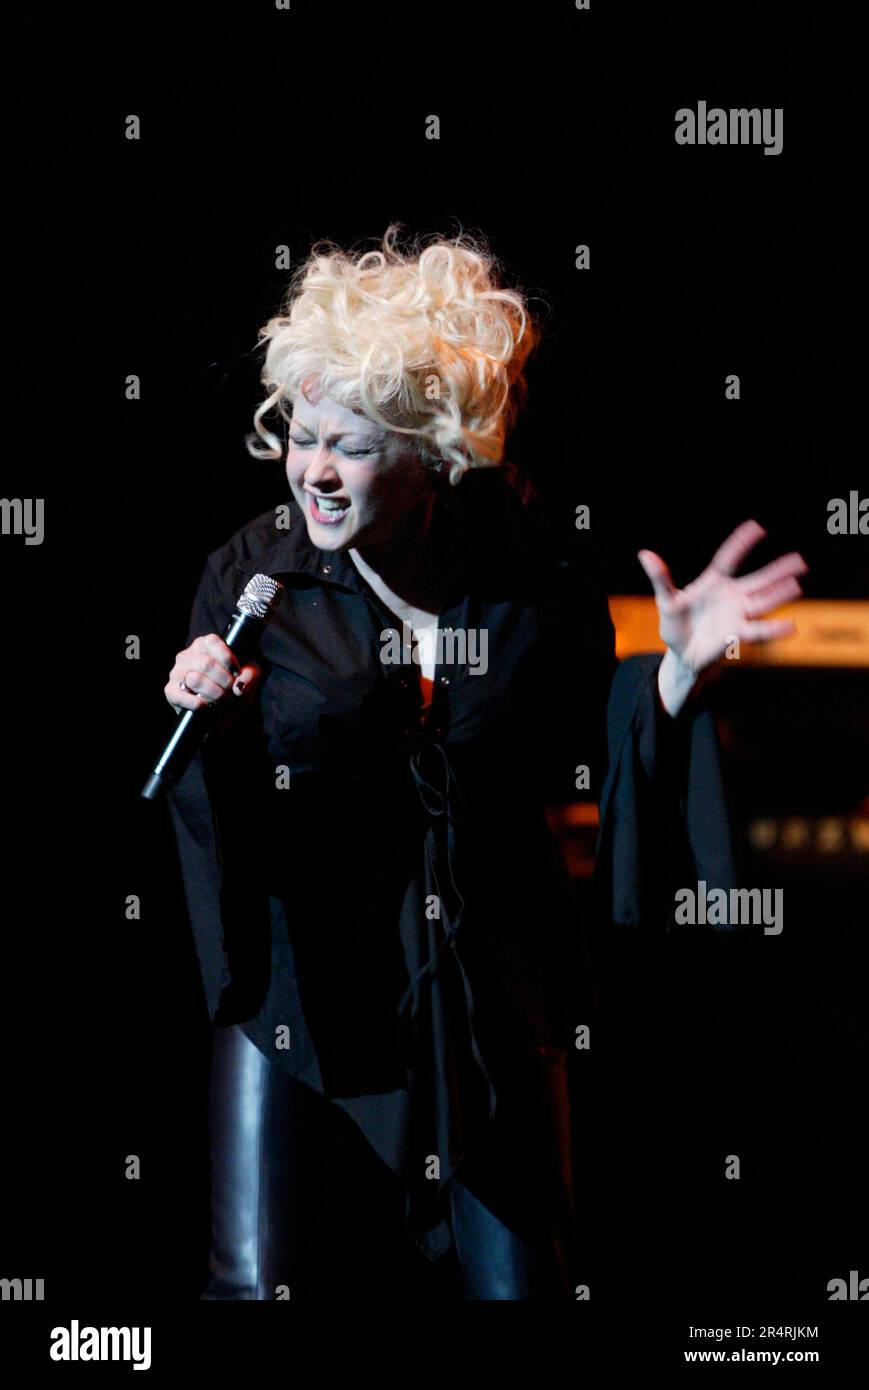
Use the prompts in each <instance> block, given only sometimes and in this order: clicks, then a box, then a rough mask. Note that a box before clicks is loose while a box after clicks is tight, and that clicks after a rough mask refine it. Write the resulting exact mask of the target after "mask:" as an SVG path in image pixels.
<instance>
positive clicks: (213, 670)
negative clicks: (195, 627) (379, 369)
mask: <svg viewBox="0 0 869 1390" xmlns="http://www.w3.org/2000/svg"><path fill="white" fill-rule="evenodd" d="M218 640H219V639H218ZM226 650H227V651H229V648H228V647H227V648H226ZM175 666H176V669H177V670H178V672H179V673H180V675H181V676H183V675H184V674H185V670H186V668H187V667H189V668H190V669H191V670H194V671H199V672H200V673H201V674H202V675H205V676H208V677H209V679H210V680H212V681H214V683H215V685H219V686H220V688H221V690H229V688H230V686H231V685H232V682H233V681H234V680H235V678H236V674H237V672H238V670H239V665H238V661H237V660H236V659H235V657H233V658H232V666H230V663H229V661H228V660H227V658H226V657H225V656H224V654H223V653H222V652H220V651H219V649H218V650H217V651H215V649H214V647H213V646H212V645H210V644H209V642H208V640H207V639H205V638H202V639H197V641H196V642H194V644H193V646H192V647H190V648H189V649H188V650H187V651H185V652H179V653H178V655H177V657H176V658H175Z"/></svg>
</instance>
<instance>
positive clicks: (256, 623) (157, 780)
mask: <svg viewBox="0 0 869 1390" xmlns="http://www.w3.org/2000/svg"><path fill="white" fill-rule="evenodd" d="M264 628H265V623H264V622H263V621H262V620H261V619H260V618H254V617H252V616H251V615H250V614H249V613H234V614H233V616H232V618H231V619H230V622H229V626H228V627H227V629H226V632H225V633H224V634H223V640H224V642H225V643H226V645H227V646H228V647H229V649H230V651H231V652H232V653H233V655H234V656H235V657H237V659H238V661H239V662H240V663H241V665H242V666H244V665H245V664H246V663H247V662H248V661H249V660H250V658H251V657H252V656H253V654H254V652H255V651H256V649H257V646H258V644H259V640H260V637H261V636H262V633H263V629H264ZM210 717H211V707H206V706H204V705H200V707H199V708H198V709H186V710H185V711H184V713H183V714H182V715H181V716H180V718H179V720H178V724H177V725H176V727H175V732H174V733H173V735H172V737H171V738H170V740H169V742H168V743H167V744H166V747H165V748H164V750H163V754H162V757H161V758H160V760H159V762H158V763H156V764H155V766H154V770H153V772H152V773H151V775H150V777H149V778H148V780H147V782H146V783H145V785H144V787H143V788H142V796H143V797H144V799H145V800H146V801H159V800H160V798H161V797H162V796H164V795H165V794H166V792H167V791H168V790H169V788H170V787H172V786H174V785H175V784H176V783H177V782H179V781H180V779H181V777H182V776H183V775H184V772H185V771H186V769H187V767H188V765H189V763H190V759H191V758H192V757H193V754H194V753H195V752H196V749H197V747H198V746H199V744H200V743H201V741H202V739H203V738H204V737H205V735H206V734H207V733H208V721H209V719H210Z"/></svg>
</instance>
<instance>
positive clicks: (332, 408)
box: [287, 392, 434, 550]
mask: <svg viewBox="0 0 869 1390" xmlns="http://www.w3.org/2000/svg"><path fill="white" fill-rule="evenodd" d="M287 479H288V481H289V484H290V487H291V489H292V492H293V496H294V497H295V499H296V501H297V502H298V504H299V506H300V507H301V509H302V511H303V513H304V516H305V521H306V523H307V526H308V534H309V536H310V538H311V540H312V541H313V543H314V545H316V546H318V547H319V549H321V550H344V549H346V548H348V547H354V548H359V547H364V546H369V547H378V546H381V545H386V546H388V545H389V544H390V543H391V542H393V541H397V540H400V539H402V538H404V539H405V540H406V539H407V528H408V525H409V524H410V525H412V524H413V520H414V518H417V517H418V518H419V519H420V521H422V520H423V519H424V517H425V515H426V506H425V504H426V502H429V501H430V500H431V499H432V497H433V495H434V487H433V479H432V475H431V472H430V470H429V468H428V467H427V466H426V465H425V464H423V463H422V462H421V461H420V460H419V459H418V458H417V457H416V455H415V452H414V451H413V449H412V447H411V446H410V445H409V444H408V439H407V436H406V435H401V434H396V433H395V432H394V431H392V430H384V429H381V428H380V426H378V425H377V424H375V422H374V421H373V420H371V419H369V418H368V417H367V416H364V415H357V414H356V412H355V411H353V410H350V409H349V407H347V406H343V405H339V404H338V402H337V401H333V400H331V399H330V398H329V397H328V396H322V395H321V396H319V398H318V399H317V401H316V404H313V403H312V401H311V399H310V397H309V396H305V395H304V394H303V393H302V392H299V394H298V396H297V397H296V400H295V403H294V405H293V418H292V421H291V423H290V427H289V439H288V444H287Z"/></svg>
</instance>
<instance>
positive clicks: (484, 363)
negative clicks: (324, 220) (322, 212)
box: [245, 222, 539, 483]
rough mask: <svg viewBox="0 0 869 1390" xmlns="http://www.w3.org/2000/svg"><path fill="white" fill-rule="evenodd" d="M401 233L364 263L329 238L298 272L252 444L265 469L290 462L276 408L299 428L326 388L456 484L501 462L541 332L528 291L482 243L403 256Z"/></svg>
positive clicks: (271, 352)
mask: <svg viewBox="0 0 869 1390" xmlns="http://www.w3.org/2000/svg"><path fill="white" fill-rule="evenodd" d="M402 225H403V224H402V223H400V222H392V223H390V225H389V227H388V229H387V231H386V234H385V235H384V237H383V241H382V250H375V251H366V252H362V253H359V254H358V255H356V256H355V258H354V255H353V254H348V253H347V252H345V251H343V250H341V248H340V247H337V246H336V245H335V243H334V242H331V241H318V242H316V243H315V245H314V246H313V247H312V249H311V253H310V255H309V257H308V259H307V261H306V262H305V263H304V264H303V265H301V266H300V267H299V268H298V270H297V271H296V272H295V274H294V275H293V277H292V280H291V282H290V286H289V289H288V291H287V294H286V297H285V299H284V301H283V304H282V308H281V312H280V313H279V314H278V315H277V316H276V317H274V318H271V319H269V321H268V323H267V324H266V325H265V326H264V327H263V328H261V329H260V330H259V339H260V343H259V346H261V345H262V343H263V342H267V343H268V348H267V350H266V356H265V363H264V366H263V370H262V373H261V378H260V379H261V381H262V383H263V385H264V386H265V387H266V388H267V390H268V391H269V394H268V396H267V398H266V399H265V400H264V401H263V403H262V404H261V405H260V406H259V408H258V409H257V411H256V413H255V415H254V428H255V430H256V434H251V435H248V436H247V439H246V441H245V442H246V445H247V449H248V452H249V453H251V454H252V455H253V456H254V458H260V459H275V458H280V457H281V456H282V448H281V443H280V440H279V439H278V438H277V436H276V435H275V434H273V433H272V432H271V431H270V430H268V429H267V428H266V427H265V425H264V424H263V419H264V416H265V415H267V414H268V412H269V411H270V410H273V409H277V411H278V414H279V415H281V417H282V418H283V419H284V420H286V421H289V420H290V419H291V418H292V414H291V410H288V408H287V403H288V402H289V403H290V405H292V402H293V401H294V400H295V398H296V395H297V394H298V392H299V391H302V392H303V393H306V392H307V391H308V390H309V389H310V386H309V384H310V383H312V382H314V381H316V382H317V383H318V387H319V390H320V391H322V392H323V394H325V395H327V396H329V397H331V398H332V399H333V400H336V401H338V402H339V403H340V404H341V405H345V406H347V407H349V408H350V409H353V410H355V411H357V412H358V413H361V414H363V415H365V416H367V417H368V418H369V419H371V420H374V421H376V422H377V423H378V424H379V425H381V426H382V427H386V428H388V429H390V430H394V431H397V432H398V433H401V434H407V435H409V436H411V437H412V438H413V439H414V447H415V449H416V452H417V455H418V457H419V458H420V459H422V460H423V461H424V462H427V463H429V464H430V465H432V466H436V467H443V465H444V463H446V464H448V465H449V480H450V482H451V483H457V482H458V481H459V479H460V478H461V477H462V475H463V473H464V472H465V470H466V469H468V468H483V467H490V466H493V465H497V464H500V463H501V462H502V460H503V455H504V441H505V438H506V436H507V433H508V431H509V429H510V426H511V425H512V423H513V420H514V418H515V415H516V413H517V410H518V408H519V406H520V404H521V403H523V402H524V400H525V397H526V394H527V386H526V382H525V377H524V368H525V363H526V360H527V358H528V355H529V353H530V352H531V351H532V349H533V348H534V347H535V346H536V344H537V342H538V341H539V329H538V326H537V322H536V320H535V319H534V317H533V316H532V314H531V312H530V311H529V309H528V304H527V300H526V298H525V296H524V295H523V293H522V292H521V291H520V290H517V289H506V288H503V287H502V286H501V285H500V284H499V275H498V272H499V270H500V263H499V262H498V261H497V260H496V258H495V256H494V255H493V254H492V253H491V251H490V249H489V247H488V245H487V243H486V242H485V240H484V239H483V238H482V237H479V236H478V237H476V238H472V237H471V236H469V235H468V234H467V233H464V232H462V233H460V234H459V235H458V236H456V237H453V238H450V239H445V238H442V237H435V239H434V240H431V239H429V244H425V240H423V239H419V238H417V239H416V240H415V241H413V242H412V243H411V244H410V246H409V248H408V249H407V250H406V251H405V252H402V251H399V250H398V249H397V248H396V245H395V243H396V239H397V236H398V231H399V229H400V227H401V226H402ZM257 436H258V437H259V439H262V440H264V441H265V443H266V445H267V446H268V447H267V448H266V449H261V448H259V447H257Z"/></svg>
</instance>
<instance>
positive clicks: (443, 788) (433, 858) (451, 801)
mask: <svg viewBox="0 0 869 1390" xmlns="http://www.w3.org/2000/svg"><path fill="white" fill-rule="evenodd" d="M430 754H433V755H434V760H435V764H436V766H434V767H433V768H432V769H431V772H430V773H429V774H428V775H427V773H426V770H425V767H424V763H425V760H426V757H427V756H428V755H430ZM410 769H411V772H412V773H413V778H414V782H415V783H416V789H417V792H418V793H419V798H420V801H421V802H422V805H423V808H424V809H425V811H426V814H427V815H428V817H429V819H430V824H429V827H428V831H427V838H428V840H429V843H430V845H431V846H432V853H431V855H430V867H431V875H432V879H433V881H434V886H435V889H436V891H437V895H438V899H439V902H440V911H441V920H442V923H443V930H444V937H443V940H442V941H441V943H440V945H439V946H438V948H437V950H436V951H435V953H434V955H433V956H431V957H430V958H429V959H428V960H427V961H426V962H425V964H424V965H423V966H421V967H420V968H419V969H418V970H417V971H415V973H414V974H413V976H412V977H411V980H410V983H409V985H408V987H407V989H406V990H405V992H404V994H403V995H402V997H401V1002H400V1003H399V1006H398V1012H399V1016H401V1015H403V1014H404V1013H405V1012H406V1011H407V1009H408V1008H409V1006H410V1004H411V1002H412V1000H413V999H414V997H415V995H416V992H417V986H418V985H419V984H421V982H422V981H423V980H424V979H426V978H427V977H430V976H431V975H432V974H433V973H434V971H435V969H436V967H437V965H438V962H439V960H440V957H441V953H442V952H443V950H444V948H445V947H446V946H449V947H450V948H451V950H452V952H453V958H454V960H455V962H456V964H457V965H458V968H459V972H460V974H461V977H462V985H463V988H464V992H465V1003H466V1006H467V1016H468V1030H469V1034H470V1043H471V1051H472V1053H473V1057H474V1061H475V1062H476V1064H477V1066H478V1067H479V1069H480V1071H481V1073H482V1075H483V1077H484V1079H485V1082H486V1086H487V1088H488V1094H489V1102H488V1113H489V1118H490V1119H491V1118H492V1117H493V1116H494V1114H495V1109H496V1105H497V1095H496V1092H495V1086H494V1083H493V1081H492V1078H491V1075H490V1074H489V1069H488V1067H487V1066H486V1063H485V1061H484V1059H483V1054H482V1051H481V1049H480V1045H479V1042H478V1040H477V1034H476V1030H475V1026H474V996H473V992H472V990H471V982H470V980H469V978H468V974H467V971H466V970H465V966H464V963H463V961H462V958H461V955H460V954H459V949H458V945H457V942H456V936H457V934H458V931H459V928H460V926H461V925H462V922H463V920H464V914H465V900H464V897H463V896H462V892H461V889H460V888H459V886H458V884H457V882H456V875H455V867H456V832H455V826H456V822H457V820H458V819H460V817H461V800H462V798H461V792H460V790H459V785H458V783H457V781H456V777H455V773H454V772H453V768H452V766H451V764H450V761H449V758H448V757H447V754H446V750H445V749H444V748H443V746H442V745H441V744H440V743H434V742H433V743H427V744H424V745H423V746H422V747H420V748H418V749H416V751H415V752H414V753H412V754H411V757H410ZM438 829H440V830H441V834H440V835H439V834H438ZM444 830H445V834H444ZM444 840H445V846H443V841H444ZM442 846H443V848H442ZM444 851H445V852H444ZM444 882H448V883H449V887H450V889H451V892H452V896H453V897H454V899H455V902H456V904H457V906H456V908H455V911H454V912H451V911H450V909H449V907H448V905H447V899H446V897H445V895H444V893H443V891H442V884H443V883H444Z"/></svg>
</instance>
